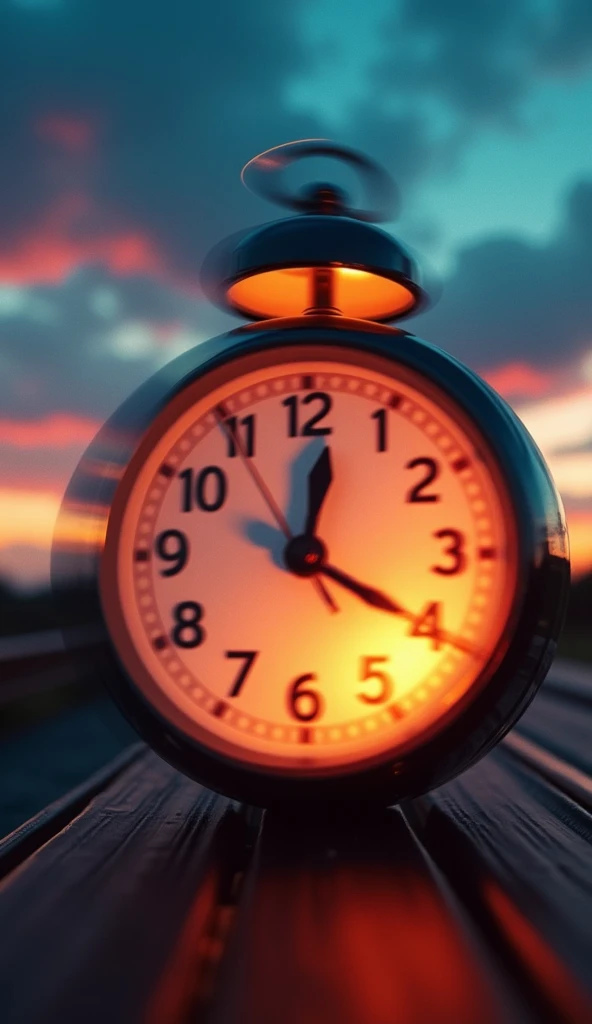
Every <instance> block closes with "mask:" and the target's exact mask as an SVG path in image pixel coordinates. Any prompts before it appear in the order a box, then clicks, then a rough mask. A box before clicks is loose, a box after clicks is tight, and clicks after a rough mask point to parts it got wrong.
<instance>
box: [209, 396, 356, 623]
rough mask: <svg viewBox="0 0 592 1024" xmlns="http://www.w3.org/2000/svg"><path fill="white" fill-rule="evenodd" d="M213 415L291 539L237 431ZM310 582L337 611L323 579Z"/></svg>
mask: <svg viewBox="0 0 592 1024" xmlns="http://www.w3.org/2000/svg"><path fill="white" fill-rule="evenodd" d="M214 415H215V416H216V419H217V421H218V426H219V427H221V429H222V430H223V431H224V432H225V433H226V434H227V435H228V437H229V438H230V439H231V440H232V441H233V442H234V444H235V446H236V450H237V452H238V453H239V455H240V457H241V461H242V464H243V466H244V467H245V469H246V470H247V471H248V472H249V474H250V476H251V479H252V480H253V482H254V484H255V486H256V487H257V490H258V491H259V493H260V495H261V497H262V498H263V500H264V502H265V504H266V505H267V507H268V509H269V511H270V512H271V514H272V516H273V518H274V519H275V521H276V523H277V524H278V526H279V528H280V530H281V531H282V533H283V535H284V537H286V539H287V540H291V539H292V531H291V529H290V527H289V526H288V522H287V520H286V517H285V516H284V513H283V512H282V510H281V508H280V507H279V505H278V504H277V502H276V500H275V498H274V496H273V494H272V493H271V491H270V490H269V487H268V486H267V484H266V483H265V480H264V479H263V477H262V476H261V473H260V472H259V470H258V469H257V466H256V465H255V464H254V462H253V460H252V459H250V458H249V457H248V455H247V453H246V451H245V447H244V445H243V443H242V441H241V439H240V437H239V436H238V431H235V432H233V431H232V428H231V427H230V426H229V424H228V423H227V422H226V420H225V419H224V416H223V414H222V413H221V412H219V411H218V409H216V410H215V411H214ZM312 582H313V584H314V586H315V588H316V590H317V592H318V593H319V594H320V596H321V597H322V599H323V601H324V602H325V604H326V605H328V607H329V608H330V609H331V611H332V612H338V611H339V607H338V605H337V604H336V602H335V601H334V600H333V598H332V596H331V594H330V593H329V591H328V590H327V588H326V587H325V585H324V583H323V581H322V580H319V579H318V578H317V577H316V576H315V577H314V578H313V580H312Z"/></svg>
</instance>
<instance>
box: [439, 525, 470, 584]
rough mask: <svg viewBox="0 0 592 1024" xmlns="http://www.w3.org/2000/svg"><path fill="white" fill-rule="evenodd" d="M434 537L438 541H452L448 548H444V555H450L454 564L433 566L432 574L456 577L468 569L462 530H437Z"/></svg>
mask: <svg viewBox="0 0 592 1024" xmlns="http://www.w3.org/2000/svg"><path fill="white" fill-rule="evenodd" d="M433 536H434V537H436V538H437V539H438V540H450V544H449V545H448V547H445V548H444V554H445V555H448V556H449V557H450V558H451V559H452V562H451V564H450V565H432V567H431V568H432V572H437V573H438V575H439V576H456V574H457V573H459V572H464V570H465V569H466V567H467V556H466V554H465V551H464V544H465V535H464V533H461V532H460V530H452V529H448V528H446V529H445V530H437V531H436V533H434V534H433Z"/></svg>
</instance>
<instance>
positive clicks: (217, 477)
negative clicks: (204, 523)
mask: <svg viewBox="0 0 592 1024" xmlns="http://www.w3.org/2000/svg"><path fill="white" fill-rule="evenodd" d="M179 479H180V480H181V481H182V485H181V512H191V511H192V509H193V507H194V501H195V506H196V508H200V509H202V511H204V512H217V511H218V509H219V508H222V505H223V504H224V502H225V501H226V493H227V491H228V484H227V481H226V476H225V474H224V472H223V471H222V470H221V469H220V468H219V467H218V466H206V467H205V468H204V469H202V470H201V471H200V472H199V473H198V474H197V477H196V476H195V472H194V470H193V469H184V470H183V472H182V473H179Z"/></svg>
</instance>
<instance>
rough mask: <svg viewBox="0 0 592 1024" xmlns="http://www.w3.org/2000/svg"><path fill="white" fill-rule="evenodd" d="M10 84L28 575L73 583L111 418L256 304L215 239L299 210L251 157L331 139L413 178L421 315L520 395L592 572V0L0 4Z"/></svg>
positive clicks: (1, 319) (16, 467)
mask: <svg viewBox="0 0 592 1024" xmlns="http://www.w3.org/2000/svg"><path fill="white" fill-rule="evenodd" d="M0 90H1V95H2V98H3V102H2V103H1V104H0V139H1V141H2V151H1V158H0V466H1V469H2V472H1V476H0V574H1V575H4V576H6V577H9V578H10V579H11V580H13V581H14V582H15V583H19V584H22V585H31V584H35V585H37V584H39V583H41V584H42V583H45V582H47V580H48V567H49V548H50V544H51V535H52V529H53V524H54V520H55V516H56V514H57V510H58V507H59V503H60V499H61V496H62V494H63V491H64V488H65V486H66V484H67V482H68V479H69V476H70V474H71V472H72V471H73V470H74V468H75V466H76V464H77V462H78V460H79V458H80V456H81V454H82V452H83V450H84V448H85V446H86V444H87V443H88V442H89V441H90V440H91V438H92V437H93V434H94V433H95V431H96V430H97V429H98V427H99V426H100V424H101V423H102V422H103V421H104V419H105V418H106V417H107V416H108V415H109V414H110V413H111V412H113V410H114V409H115V408H116V407H117V406H118V405H119V404H120V402H121V401H122V400H123V399H124V398H125V397H126V396H127V395H128V394H129V393H130V392H131V391H132V390H133V389H134V388H135V387H137V386H138V385H139V384H140V383H141V382H142V381H143V380H145V379H146V377H147V376H149V375H150V374H151V373H152V372H153V371H154V370H155V369H156V368H158V367H159V366H161V365H162V364H163V363H164V362H167V361H168V360H169V359H170V358H172V356H173V355H176V354H178V353H179V352H181V351H183V350H184V349H186V348H188V347H191V346H193V345H195V344H197V343H199V342H200V341H202V340H203V339H205V338H207V337H209V336H211V335H213V334H217V333H220V332H222V331H224V330H227V329H228V328H230V327H233V326H238V323H239V321H238V320H236V319H233V318H231V317H226V316H224V315H223V314H222V313H220V312H218V311H216V310H215V309H213V308H212V307H211V306H209V305H208V304H207V302H206V301H205V300H204V299H203V298H202V296H201V294H200V291H199V287H198V284H197V273H198V270H199V267H200V265H201V261H202V259H203V257H204V255H205V253H206V252H207V251H208V249H209V248H210V247H211V246H212V245H213V244H215V243H216V242H217V241H218V240H219V239H220V238H222V237H223V236H225V235H227V234H229V233H231V232H233V231H237V230H239V229H241V228H244V227H247V226H249V225H254V224H257V223H261V222H263V221H266V220H272V219H275V218H276V217H277V216H282V215H283V214H282V212H281V211H280V210H279V209H278V208H276V207H273V206H270V205H268V204H266V203H264V202H263V201H262V200H259V199H257V198H255V197H254V196H252V195H250V194H249V193H248V192H246V191H245V190H244V189H243V188H242V186H241V184H240V180H239V174H240V170H241V167H242V166H243V164H244V163H245V162H246V161H247V160H249V159H250V158H251V157H252V156H254V155H255V154H256V153H258V152H260V151H262V150H264V149H267V148H269V147H271V146H274V145H278V144H280V143H282V142H287V141H289V140H293V139H298V138H311V137H315V138H316V137H329V138H331V139H334V140H335V141H337V142H341V143H343V144H345V145H349V146H355V147H358V148H361V149H362V150H364V151H365V152H367V153H368V154H369V155H370V156H372V157H374V158H375V159H377V160H378V161H380V162H381V163H382V164H384V166H386V167H387V168H388V169H389V170H390V172H391V173H392V174H393V176H394V178H395V179H396V181H397V182H398V184H399V186H400V190H401V197H402V210H401V214H400V216H399V218H398V220H397V221H396V222H394V223H393V224H390V225H387V229H388V230H391V231H393V232H395V233H396V234H397V235H398V236H399V237H401V238H402V239H403V240H404V241H405V242H406V243H408V245H409V246H410V247H411V248H412V249H413V251H414V252H415V253H416V255H417V256H418V257H419V259H420V262H422V263H423V265H424V266H425V267H426V268H427V269H428V271H429V272H430V274H431V275H432V276H433V277H436V278H437V279H438V282H439V283H438V291H439V293H440V298H439V301H438V302H437V303H436V305H435V306H434V308H433V309H431V310H430V311H429V312H428V313H426V314H423V315H422V316H419V317H417V318H415V319H414V320H410V321H409V323H408V329H409V330H411V331H413V332H414V333H417V334H418V335H420V336H422V337H424V338H427V339H428V340H430V341H432V342H435V343H436V344H438V345H441V346H442V347H443V348H444V349H446V350H447V351H449V352H451V353H452V354H453V355H455V356H457V357H459V358H461V359H462V360H464V361H465V362H466V363H467V364H468V365H470V366H471V367H472V368H474V369H476V370H478V371H479V372H480V373H482V374H483V376H484V377H485V378H486V379H487V380H488V381H489V382H490V383H491V384H493V386H494V387H496V388H497V389H498V391H499V392H500V393H501V394H502V395H503V396H504V397H505V398H507V399H508V400H509V401H510V403H511V404H512V405H513V407H514V408H515V409H516V411H517V412H518V414H519V415H520V416H521V418H522V419H523V421H524V423H525V424H526V426H527V427H528V429H529V430H530V431H531V433H532V434H533V436H534V438H535V440H536V441H537V443H538V444H539V446H540V447H541V449H542V451H543V453H544V455H545V456H546V458H547V460H548V462H549V464H550V466H551V469H552V472H553V475H554V477H555V480H556V483H557V486H558V487H559V490H560V492H561V494H562V496H563V500H564V504H565V506H566V510H567V515H568V525H569V528H570V536H571V543H572V555H573V565H574V570H575V572H576V573H581V572H584V571H586V570H588V569H592V116H591V113H590V111H592V3H591V2H590V0H372V2H370V3H359V2H357V0H346V2H343V0H342V2H338V0H289V2H286V3H281V2H277V0H250V2H244V3H243V2H239V0H217V2H216V3H212V4H210V3H205V2H200V0H167V3H166V4H163V3H156V2H153V3H151V2H150V0H0ZM317 165H318V168H317ZM319 176H322V177H323V178H327V177H333V178H334V180H336V181H337V182H338V183H340V184H343V185H345V187H347V188H348V189H350V190H351V191H352V193H353V196H354V200H355V201H361V200H362V196H361V195H360V194H359V193H358V192H357V191H356V182H355V178H354V177H353V175H352V176H351V177H350V175H349V172H348V171H343V170H339V171H338V172H336V171H335V170H334V168H333V165H332V164H328V163H324V164H322V165H321V164H320V162H318V161H312V160H311V161H306V162H303V164H302V165H301V166H300V167H299V168H298V170H297V171H296V169H295V170H294V174H293V183H294V186H295V187H298V185H299V184H300V183H301V182H304V180H308V179H309V178H310V177H319Z"/></svg>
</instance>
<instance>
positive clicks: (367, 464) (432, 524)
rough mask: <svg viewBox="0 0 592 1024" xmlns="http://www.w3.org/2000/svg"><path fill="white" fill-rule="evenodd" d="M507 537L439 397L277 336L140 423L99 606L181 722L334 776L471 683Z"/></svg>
mask: <svg viewBox="0 0 592 1024" xmlns="http://www.w3.org/2000/svg"><path fill="white" fill-rule="evenodd" d="M294 538H298V540H297V542H294V543H291V542H292V541H293V540H294ZM515 546H516V539H515V536H514V528H513V518H512V510H511V506H510V501H509V498H508V495H507V493H506V490H505V486H504V484H503V482H502V479H501V474H500V472H499V470H498V469H497V466H496V464H495V462H494V460H493V457H492V456H491V454H490V452H489V449H488V447H487V444H486V442H485V441H484V439H483V438H482V437H481V436H480V435H479V434H478V433H477V431H476V429H475V428H474V427H473V426H472V425H471V423H470V421H469V420H468V419H467V418H466V417H465V416H464V415H463V414H462V413H461V412H460V411H459V410H458V409H456V407H455V406H454V405H453V403H452V402H451V400H450V399H448V398H446V397H445V396H444V395H442V394H441V393H439V392H438V391H437V390H436V389H435V388H434V387H433V386H432V385H430V384H428V383H427V382H426V381H425V380H424V379H423V378H422V377H420V376H419V375H418V374H415V373H412V372H411V371H409V370H406V369H404V368H403V367H400V366H398V365H397V364H396V363H394V362H391V361H387V360H385V359H381V358H379V357H374V356H369V355H364V356H361V355H360V354H356V353H355V352H354V351H353V350H348V349H345V348H344V349H340V348H331V349H327V348H325V349H323V347H322V346H320V345H319V346H315V345H310V344H308V345H302V346H298V347H297V348H291V349H288V348H286V347H284V348H278V349H275V350H273V351H268V352H266V353H260V354H257V355H243V356H240V357H238V358H237V359H236V360H234V361H232V362H229V363H227V364H226V365H225V366H224V367H222V368H219V369H217V370H214V371H211V372H210V373H209V374H206V375H205V376H204V377H202V378H200V379H198V380H196V381H194V382H193V383H192V384H191V385H190V386H188V387H187V388H186V389H185V390H184V391H182V392H181V393H180V394H179V395H178V396H177V397H176V398H175V399H174V400H173V401H172V402H171V403H170V404H169V406H167V408H166V409H165V410H164V412H163V413H162V414H161V415H160V417H159V418H158V419H157V420H156V422H155V423H154V425H153V427H152V428H151V429H150V431H149V432H148V434H147V436H146V438H145V439H144V442H143V443H142V445H141V446H140V448H139V450H138V452H137V453H136V455H135V456H134V459H133V460H132V463H131V464H130V466H129V468H128V470H127V473H126V475H125V477H124V479H123V481H122V483H121V484H120V487H119V489H118V491H117V494H116V497H115V502H114V505H113V509H112V512H111V515H110V519H109V525H108V531H107V540H106V547H105V552H104V557H103V565H102V575H101V595H102V603H103V609H104V614H105V617H106V620H107V623H108V626H109V629H110V632H111V635H112V637H113V640H114V643H115V645H116V647H117V649H118V652H119V655H120V658H121V660H122V661H123V663H124V665H125V667H126V669H127V672H128V674H129V675H130V676H131V678H132V679H133V680H134V682H135V683H136V685H137V686H138V687H140V689H141V690H142V691H143V692H144V693H145V695H146V696H147V697H148V699H149V700H150V701H151V703H152V704H153V705H154V706H155V707H156V708H157V709H158V710H159V711H160V713H161V714H162V715H164V716H165V717H166V718H167V719H168V720H170V721H172V722H174V723H175V725H176V726H177V727H178V728H180V729H181V730H183V731H184V732H185V733H187V734H188V735H190V736H192V737H193V738H194V739H196V740H198V741H199V742H201V743H202V744H204V745H205V746H207V747H209V748H211V749H214V750H216V751H218V752H219V753H221V754H224V755H226V756H229V757H232V758H234V759H238V760H243V761H245V762H249V763H251V764H253V763H255V764H261V765H262V766H272V767H274V768H276V769H278V770H285V771H292V772H296V773H297V772H309V773H314V772H322V771H323V770H327V771H336V770H339V769H340V768H343V767H344V766H348V765H351V764H353V763H359V762H364V761H372V760H373V759H378V758H380V757H381V756H384V754H385V752H386V751H393V752H394V753H395V754H398V753H399V752H401V753H404V752H405V751H407V750H409V749H410V748H413V747H415V746H417V745H418V744H420V743H423V742H424V741H425V738H426V737H427V736H428V735H431V734H433V733H434V731H436V730H437V729H438V728H440V727H441V725H442V723H443V722H444V721H445V720H447V719H448V718H449V717H450V716H454V714H455V713H456V712H457V711H458V709H459V708H460V707H461V706H462V705H463V704H464V703H465V702H466V701H467V700H470V699H471V697H472V695H473V692H474V688H475V687H476V686H482V685H486V681H487V678H488V674H490V673H491V669H492V665H493V663H494V662H495V663H496V664H497V661H498V660H499V657H500V656H501V654H502V653H503V650H504V649H505V645H506V641H507V630H508V620H509V617H510V615H511V612H512V607H513V602H514V594H515V590H516V552H515ZM317 570H318V571H317Z"/></svg>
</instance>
